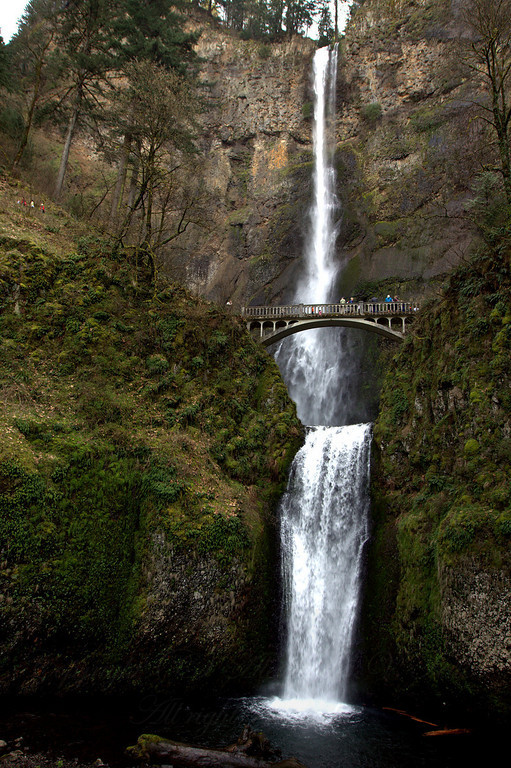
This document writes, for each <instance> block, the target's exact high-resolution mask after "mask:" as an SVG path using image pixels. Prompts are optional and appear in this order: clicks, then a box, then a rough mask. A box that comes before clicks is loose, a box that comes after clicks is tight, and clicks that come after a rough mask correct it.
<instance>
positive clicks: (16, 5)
mask: <svg viewBox="0 0 511 768" xmlns="http://www.w3.org/2000/svg"><path fill="white" fill-rule="evenodd" d="M27 2H28V0H2V2H1V3H0V34H1V35H2V37H3V39H4V43H8V42H9V40H10V39H11V37H12V36H13V35H14V33H15V32H16V29H17V27H18V20H19V19H20V17H21V15H22V14H23V11H24V10H25V6H26V5H27Z"/></svg>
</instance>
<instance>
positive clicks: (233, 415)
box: [0, 238, 302, 691]
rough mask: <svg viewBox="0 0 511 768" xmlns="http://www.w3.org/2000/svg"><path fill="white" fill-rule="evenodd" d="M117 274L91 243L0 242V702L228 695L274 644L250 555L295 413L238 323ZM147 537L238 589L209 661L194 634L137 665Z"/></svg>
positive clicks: (263, 567) (262, 572)
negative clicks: (59, 247) (95, 695)
mask: <svg viewBox="0 0 511 768" xmlns="http://www.w3.org/2000/svg"><path fill="white" fill-rule="evenodd" d="M13 246H15V248H14V247H13ZM80 248H83V251H80ZM20 261H22V263H23V284H22V285H21V288H20V292H19V306H20V308H21V311H20V313H19V314H18V313H17V312H16V311H14V310H15V308H14V305H13V302H12V295H13V291H14V288H13V285H14V283H15V282H16V280H17V277H18V275H19V265H20ZM133 270H134V265H131V264H130V261H129V258H128V257H127V255H126V254H122V253H118V254H111V253H110V252H109V249H108V245H107V244H105V243H104V242H101V241H97V240H96V239H95V238H88V239H87V240H84V241H83V243H82V244H81V245H77V246H76V252H68V254H66V255H64V256H58V255H57V254H55V253H53V252H52V251H50V250H45V249H44V247H43V246H42V245H40V244H38V245H35V244H32V243H30V242H29V241H25V240H23V241H21V240H16V238H10V239H8V241H7V242H5V245H4V247H2V246H0V346H1V355H0V387H1V388H2V395H3V404H4V408H3V412H2V417H1V419H0V433H1V434H0V437H1V440H0V538H1V540H2V542H3V551H2V558H3V561H5V562H7V564H8V567H7V573H8V574H9V575H8V576H7V577H5V578H3V576H2V575H1V574H0V581H1V584H0V589H1V591H2V594H4V595H5V597H6V600H5V601H4V602H2V603H1V604H0V621H1V623H2V626H3V627H4V628H5V627H6V628H7V629H6V630H5V632H4V633H3V635H2V643H3V646H2V648H3V650H5V653H3V654H2V661H1V663H0V687H1V686H3V685H6V684H7V682H8V684H9V686H11V688H10V690H13V689H15V688H16V686H17V685H19V684H21V682H20V681H21V679H22V678H23V679H24V680H26V679H31V680H33V681H34V682H33V686H35V687H34V688H33V690H35V689H37V686H44V687H45V690H55V689H56V688H57V687H58V686H61V687H62V688H64V689H66V690H68V691H71V690H74V691H84V690H86V689H88V690H102V691H106V690H111V691H113V690H117V691H119V690H122V689H123V688H124V689H125V688H137V687H138V689H139V690H142V689H144V686H146V685H149V686H151V687H153V686H155V685H156V686H158V685H161V686H165V687H168V686H172V685H177V683H178V682H179V684H180V685H183V686H185V685H187V684H189V685H192V683H193V684H194V685H196V686H199V685H201V684H205V683H206V681H207V680H208V679H211V678H212V676H216V681H217V683H220V682H222V681H223V684H225V685H228V684H230V683H231V681H232V680H233V676H232V675H230V674H229V671H228V668H229V665H230V664H231V662H232V669H233V670H235V673H236V674H238V675H240V676H241V675H242V674H244V673H243V669H245V670H248V669H249V668H250V665H249V663H248V659H249V656H250V646H251V647H252V649H256V648H257V653H259V654H260V655H262V656H263V655H264V654H266V653H267V650H266V649H267V648H268V647H271V639H270V638H271V627H270V624H271V620H270V619H268V618H267V620H266V623H265V621H264V620H263V615H264V612H263V610H262V605H264V603H265V601H266V600H267V597H268V590H267V588H266V585H267V583H271V581H272V579H273V565H272V563H271V562H264V561H263V560H262V559H261V556H260V555H259V554H258V553H260V552H261V551H263V547H262V544H261V542H262V540H264V539H265V538H266V537H267V536H271V532H272V531H273V522H272V511H273V507H274V504H275V501H276V498H277V496H278V494H279V493H280V492H281V490H282V487H283V484H284V482H285V479H286V471H287V468H288V465H289V461H290V460H291V458H292V456H293V454H294V452H295V450H296V449H297V447H298V446H299V444H300V442H301V440H302V428H301V425H300V424H299V422H298V420H297V418H296V412H295V408H294V405H293V404H292V403H291V401H290V400H289V398H288V396H287V392H286V389H285V387H284V385H283V383H282V381H281V379H280V375H279V372H278V368H277V367H276V364H275V363H274V361H273V360H272V359H271V358H270V357H269V356H268V355H267V354H266V353H265V352H264V351H263V350H262V349H261V348H260V347H259V346H258V345H257V344H255V343H254V342H253V341H252V339H251V338H250V336H249V335H248V334H247V333H246V330H245V327H244V325H243V323H242V322H241V320H238V319H237V318H233V317H231V316H230V315H228V314H227V313H225V312H224V311H223V310H222V309H220V308H218V307H215V306H212V305H211V304H209V303H207V302H203V301H201V300H200V299H197V298H195V299H192V298H191V297H190V296H189V295H188V294H187V293H186V292H185V291H184V290H183V289H181V288H179V287H178V286H174V285H165V284H160V285H159V286H158V287H157V290H154V287H153V286H144V285H143V284H141V283H140V280H138V281H137V280H134V272H133ZM155 541H163V542H165V546H167V547H170V548H172V551H174V552H176V553H177V554H179V556H180V557H181V556H182V557H184V558H185V559H186V561H187V562H188V563H189V566H190V568H192V569H194V568H195V565H196V564H197V563H198V562H199V563H200V562H201V561H203V562H205V563H211V562H214V563H216V566H215V567H217V568H218V569H219V572H223V573H225V574H231V577H232V574H233V573H235V574H237V578H241V576H240V574H244V578H245V579H246V582H245V590H246V607H243V608H241V607H240V608H239V609H237V612H236V615H237V617H238V621H237V622H235V621H234V620H232V621H230V622H229V623H228V624H227V625H226V628H225V631H224V633H223V635H222V639H221V640H219V641H218V642H217V643H215V646H214V647H212V648H210V649H209V650H208V652H207V654H205V648H204V644H203V642H202V640H201V636H202V634H203V633H202V629H201V628H200V627H199V626H198V625H197V626H195V629H194V637H193V638H192V637H190V638H189V639H188V640H187V642H186V644H185V645H186V647H185V646H183V644H182V642H183V641H182V639H180V640H174V641H173V640H172V639H169V638H167V639H166V640H165V647H164V648H162V647H159V646H158V642H155V643H154V644H153V645H152V646H151V649H150V651H149V650H148V651H147V653H142V652H140V653H141V656H140V658H138V657H137V653H136V651H135V650H134V649H136V648H138V647H139V646H140V644H141V643H142V639H141V638H143V637H145V635H144V632H145V630H144V629H143V627H144V620H145V619H144V617H145V615H146V612H147V610H148V602H147V600H148V597H147V592H148V590H149V591H150V589H151V578H152V576H151V570H150V565H149V564H150V562H151V557H153V555H154V547H155V543H154V542H155ZM4 542H5V543H4ZM176 556H177V555H176ZM231 588H232V585H231V584H230V583H228V581H226V582H225V583H220V584H219V585H218V592H217V594H218V595H219V596H220V598H221V599H222V600H227V596H228V595H229V590H230V589H231ZM229 604H230V598H229ZM14 605H15V606H16V610H14V608H13V606H14ZM211 610H212V611H213V608H212V609H211ZM271 615H272V612H271V611H269V612H268V613H267V616H270V617H271ZM256 616H257V620H256V619H255V618H253V617H256ZM206 619H207V617H206V616H205V617H204V621H206ZM169 621H170V619H169ZM254 621H256V623H257V626H254V624H253V622H254ZM171 637H172V636H171ZM35 638H36V639H35ZM144 642H145V641H144ZM161 642H163V641H161ZM27 643H28V645H27ZM38 669H39V670H40V672H39V673H36V670H38ZM252 670H253V672H254V674H253V676H252V679H253V680H254V679H255V678H256V677H257V675H258V674H261V669H259V668H258V666H257V664H255V665H254V666H253V668H252ZM258 670H259V671H258ZM250 674H252V672H250ZM233 675H234V673H233ZM249 676H250V675H249ZM149 681H150V682H149ZM31 684H32V683H31Z"/></svg>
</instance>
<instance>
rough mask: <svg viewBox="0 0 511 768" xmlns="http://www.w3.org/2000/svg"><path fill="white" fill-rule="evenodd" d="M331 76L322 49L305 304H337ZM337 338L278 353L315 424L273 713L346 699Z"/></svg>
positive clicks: (344, 476) (348, 583)
mask: <svg viewBox="0 0 511 768" xmlns="http://www.w3.org/2000/svg"><path fill="white" fill-rule="evenodd" d="M336 71H337V51H336V49H334V50H329V49H328V48H322V49H319V50H318V51H317V52H316V54H315V57H314V92H315V109H314V161H315V169H314V200H313V204H312V206H311V215H310V224H311V232H310V239H309V242H308V246H307V248H306V252H305V259H304V265H303V272H302V275H301V279H300V280H299V282H298V288H297V292H296V294H295V296H294V299H293V300H294V301H295V302H304V303H308V304H310V303H322V302H328V301H332V300H334V299H335V296H334V290H335V284H336V279H337V275H338V269H339V267H338V265H336V263H335V259H334V255H335V240H336V235H337V226H336V222H335V219H336V214H337V211H338V208H339V206H338V201H337V199H336V196H335V172H334V165H333V152H332V146H333V141H332V140H331V139H332V138H333V123H334V119H335V90H336V83H335V78H336ZM342 338H344V339H346V336H344V337H342V335H341V334H340V333H339V330H338V329H318V330H314V331H307V332H304V333H299V334H296V335H295V336H292V337H290V338H289V339H286V340H285V341H284V342H283V343H282V344H281V346H280V347H279V349H278V351H277V353H276V359H277V362H278V363H279V366H280V368H281V371H282V375H283V377H284V380H285V381H286V384H287V386H288V389H289V392H290V394H291V397H292V398H293V399H294V400H295V402H296V404H297V410H298V415H299V417H300V418H301V420H302V422H303V423H305V424H308V425H314V426H310V427H309V429H308V433H307V438H306V442H305V445H304V446H303V448H302V449H301V450H300V451H299V453H298V454H297V456H296V457H295V460H294V462H293V465H292V468H291V472H290V478H289V485H288V489H287V492H286V494H285V495H284V498H283V500H282V504H281V531H282V539H281V540H282V568H283V581H284V603H285V615H286V624H287V648H286V669H285V681H284V691H283V698H282V699H277V700H276V701H274V702H273V704H272V706H273V707H275V708H276V709H277V710H279V711H281V710H283V709H284V710H286V711H289V710H292V711H296V710H304V709H305V710H306V711H310V710H316V711H319V712H331V711H339V709H338V707H339V702H342V701H343V700H344V698H345V696H346V686H347V681H348V672H349V660H350V648H351V641H352V635H353V628H354V621H355V616H356V607H357V600H358V593H359V586H360V571H361V556H362V549H363V545H364V542H365V540H366V537H367V518H368V476H369V456H370V439H371V426H370V425H369V424H355V425H350V426H331V425H334V424H346V423H347V422H348V421H349V399H350V398H349V369H350V361H349V359H346V357H345V356H344V357H343V345H342V341H340V339H342ZM348 357H349V355H348ZM318 425H329V426H318Z"/></svg>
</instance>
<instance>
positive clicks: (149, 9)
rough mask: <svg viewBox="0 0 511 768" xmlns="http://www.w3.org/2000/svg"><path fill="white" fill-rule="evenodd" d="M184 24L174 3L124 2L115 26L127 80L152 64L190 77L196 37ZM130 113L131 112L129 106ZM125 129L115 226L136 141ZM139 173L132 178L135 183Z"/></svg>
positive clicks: (119, 62) (114, 201)
mask: <svg viewBox="0 0 511 768" xmlns="http://www.w3.org/2000/svg"><path fill="white" fill-rule="evenodd" d="M181 21H182V19H181V17H180V16H178V15H177V14H176V13H175V11H174V9H173V5H172V3H171V0H121V4H120V9H119V14H118V16H117V18H116V19H115V21H114V23H113V25H112V29H113V33H114V37H115V42H114V48H115V52H116V57H117V67H118V68H119V69H120V70H121V71H122V72H124V75H125V76H126V77H128V79H129V77H130V76H131V75H132V74H133V72H134V70H133V67H132V66H131V63H132V62H134V61H137V62H139V63H142V62H146V61H147V62H152V63H153V64H157V65H158V66H160V67H162V68H163V69H165V70H167V71H169V72H170V71H173V72H178V73H180V74H182V75H184V74H185V73H189V72H190V71H191V69H193V64H194V63H195V60H196V57H195V55H194V53H193V44H194V42H195V41H196V39H197V35H193V34H190V33H186V32H184V31H183V30H182V27H181ZM127 109H128V110H129V111H132V107H130V106H129V105H128V106H127ZM126 127H127V130H126V132H125V133H124V135H123V136H122V139H121V145H120V147H119V148H118V156H119V160H118V170H117V181H116V184H115V188H114V192H113V196H112V204H111V209H110V222H111V224H112V225H113V224H114V223H115V220H116V217H117V214H118V211H119V205H120V202H121V200H122V197H123V192H124V187H125V184H126V176H127V170H128V163H129V158H130V153H131V147H132V138H133V137H132V134H131V132H130V129H129V124H128V125H127V126H126ZM133 161H134V163H135V167H137V160H136V157H133ZM137 173H138V171H137V172H135V173H133V174H132V177H133V182H134V181H135V179H136V176H137ZM133 185H134V184H133V183H132V186H133Z"/></svg>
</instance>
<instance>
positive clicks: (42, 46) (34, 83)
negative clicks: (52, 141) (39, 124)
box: [9, 0, 58, 170]
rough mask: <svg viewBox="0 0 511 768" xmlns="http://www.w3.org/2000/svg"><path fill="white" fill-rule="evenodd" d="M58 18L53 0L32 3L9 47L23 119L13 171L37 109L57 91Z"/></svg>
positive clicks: (35, 0) (25, 12)
mask: <svg viewBox="0 0 511 768" xmlns="http://www.w3.org/2000/svg"><path fill="white" fill-rule="evenodd" d="M57 16H58V10H56V5H55V2H54V0H31V2H30V3H29V4H28V5H27V7H26V8H25V11H24V13H23V15H22V17H21V21H20V24H19V27H18V31H17V33H16V34H15V35H14V37H13V39H12V40H11V42H10V44H9V49H10V52H11V60H12V63H13V67H14V68H15V70H16V72H17V76H18V80H17V89H16V91H17V93H16V96H17V98H16V102H17V107H18V109H19V111H20V114H22V117H23V131H22V134H21V136H20V140H19V144H18V148H17V150H16V153H15V155H14V158H13V161H12V170H15V168H16V167H17V165H18V163H19V162H20V160H21V158H22V156H23V153H24V152H25V149H26V146H27V144H28V141H29V137H30V132H31V130H32V127H33V124H34V121H35V119H36V113H37V110H41V109H42V108H43V107H44V105H45V104H47V103H48V102H49V101H50V100H51V99H52V98H54V97H55V94H56V93H57V90H58V84H57V81H56V78H55V72H54V66H53V64H54V62H55V51H54V41H55V37H56V25H57Z"/></svg>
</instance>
